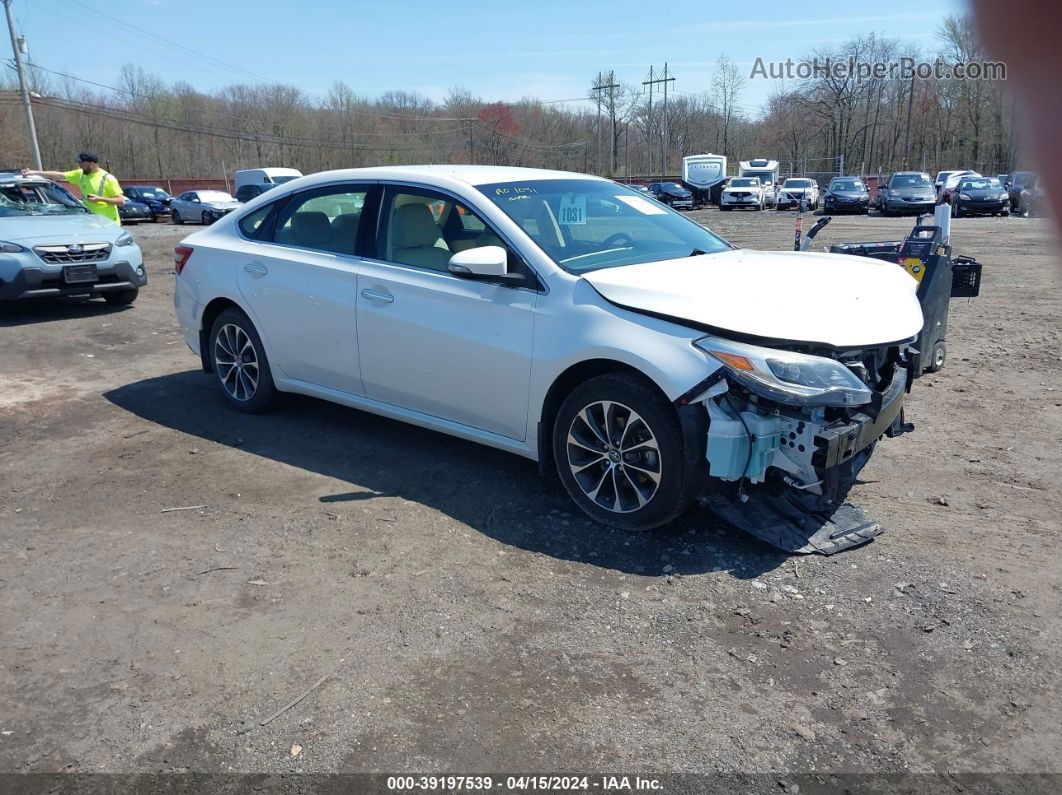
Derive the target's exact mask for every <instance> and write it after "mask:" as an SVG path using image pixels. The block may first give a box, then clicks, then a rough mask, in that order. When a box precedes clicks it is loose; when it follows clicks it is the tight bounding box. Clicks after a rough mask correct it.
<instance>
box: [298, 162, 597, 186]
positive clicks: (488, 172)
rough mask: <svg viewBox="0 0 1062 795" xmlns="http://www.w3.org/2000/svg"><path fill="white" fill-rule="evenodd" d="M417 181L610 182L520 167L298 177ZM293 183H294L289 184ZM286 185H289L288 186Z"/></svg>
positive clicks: (306, 181) (309, 180)
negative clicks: (574, 180)
mask: <svg viewBox="0 0 1062 795" xmlns="http://www.w3.org/2000/svg"><path fill="white" fill-rule="evenodd" d="M347 179H349V180H363V179H364V180H400V181H401V180H417V179H425V180H429V181H433V182H440V183H442V182H458V183H464V184H465V185H471V186H476V185H490V184H493V183H495V182H524V181H527V180H537V179H585V180H598V181H601V182H609V181H610V180H607V179H605V178H604V177H595V176H592V175H590V174H579V173H576V172H573V171H553V170H550V169H544V168H519V167H517V166H469V165H430V166H374V167H371V168H347V169H337V170H335V171H320V172H317V173H316V174H311V175H309V176H306V177H302V178H301V179H299V180H298V182H299V185H300V187H310V186H312V185H315V184H318V183H328V182H335V181H336V180H347ZM288 184H291V183H288ZM285 187H287V186H285Z"/></svg>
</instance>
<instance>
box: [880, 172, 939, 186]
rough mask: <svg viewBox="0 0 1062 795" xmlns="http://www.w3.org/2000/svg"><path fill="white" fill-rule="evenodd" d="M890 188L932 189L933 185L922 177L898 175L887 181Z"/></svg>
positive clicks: (926, 178)
mask: <svg viewBox="0 0 1062 795" xmlns="http://www.w3.org/2000/svg"><path fill="white" fill-rule="evenodd" d="M889 187H890V188H932V187H933V183H932V182H930V181H929V178H928V177H926V176H924V175H918V174H900V175H898V176H895V177H893V178H892V179H891V180H889Z"/></svg>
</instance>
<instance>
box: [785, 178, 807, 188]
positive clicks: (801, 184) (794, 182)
mask: <svg viewBox="0 0 1062 795" xmlns="http://www.w3.org/2000/svg"><path fill="white" fill-rule="evenodd" d="M811 185H812V182H811V180H810V179H787V180H786V181H785V184H784V185H782V187H783V188H810V187H811Z"/></svg>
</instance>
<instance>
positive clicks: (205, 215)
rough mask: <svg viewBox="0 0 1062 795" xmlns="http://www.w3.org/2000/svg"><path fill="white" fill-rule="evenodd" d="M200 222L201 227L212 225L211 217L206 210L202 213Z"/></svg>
mask: <svg viewBox="0 0 1062 795" xmlns="http://www.w3.org/2000/svg"><path fill="white" fill-rule="evenodd" d="M202 221H203V226H210V225H211V224H212V223H214V219H213V217H212V216H211V215H210V213H208V212H207V211H206V210H204V211H203V217H202Z"/></svg>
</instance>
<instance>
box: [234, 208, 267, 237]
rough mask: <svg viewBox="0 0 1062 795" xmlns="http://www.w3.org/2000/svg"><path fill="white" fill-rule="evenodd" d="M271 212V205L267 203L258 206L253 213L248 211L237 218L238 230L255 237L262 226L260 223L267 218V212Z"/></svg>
mask: <svg viewBox="0 0 1062 795" xmlns="http://www.w3.org/2000/svg"><path fill="white" fill-rule="evenodd" d="M271 212H273V205H272V204H267V205H266V206H265V207H259V208H258V209H257V210H255V211H254V212H253V213H248V214H247V215H245V216H243V218H241V219H240V220H239V226H240V231H241V232H243V233H244V234H245V235H246V236H247V237H257V236H258V230H259V229H261V228H262V224H264V223H265V222H266V219H267V218H269V214H270V213H271Z"/></svg>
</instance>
